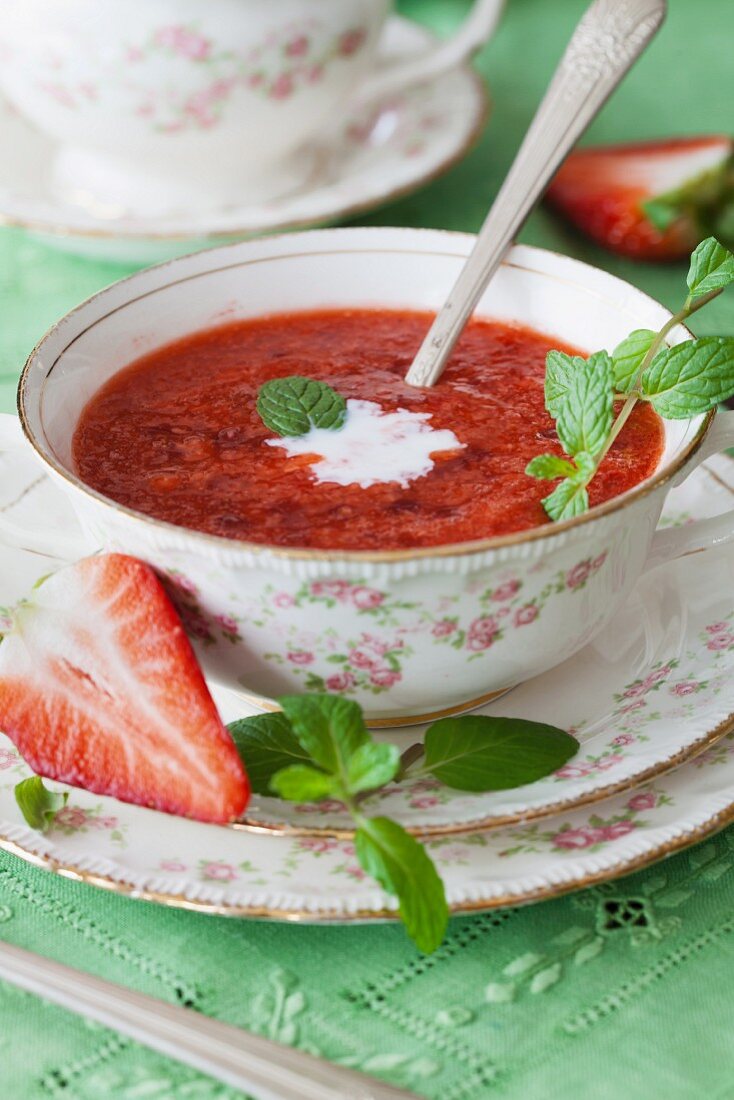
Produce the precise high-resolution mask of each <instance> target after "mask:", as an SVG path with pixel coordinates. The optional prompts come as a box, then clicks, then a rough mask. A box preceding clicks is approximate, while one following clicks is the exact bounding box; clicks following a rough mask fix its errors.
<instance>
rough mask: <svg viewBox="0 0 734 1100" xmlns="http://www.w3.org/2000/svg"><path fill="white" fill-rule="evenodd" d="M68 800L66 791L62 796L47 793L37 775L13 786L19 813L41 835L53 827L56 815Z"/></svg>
mask: <svg viewBox="0 0 734 1100" xmlns="http://www.w3.org/2000/svg"><path fill="white" fill-rule="evenodd" d="M68 800H69V795H68V793H67V792H66V791H64V792H63V794H57V793H56V792H54V791H49V790H48V789H47V788H46V787H44V785H43V780H42V779H41V777H40V776H38V775H32V776H29V777H28V779H22V780H21V781H20V783H16V786H15V801H16V802H17V803H18V805H19V807H20V812H21V813H22V814H23V817H24V818H25V819H26V821H27V822H28V824H29V825H30V827H31V828H32V829H40V830H41V832H42V833H45V832H46V830H47V829H48V828H50V826H51V825H53V822H54V818H55V817H56V814H57V813H58V812H59V810H61V809H63V808H64V806H65V805H66V803H67V802H68Z"/></svg>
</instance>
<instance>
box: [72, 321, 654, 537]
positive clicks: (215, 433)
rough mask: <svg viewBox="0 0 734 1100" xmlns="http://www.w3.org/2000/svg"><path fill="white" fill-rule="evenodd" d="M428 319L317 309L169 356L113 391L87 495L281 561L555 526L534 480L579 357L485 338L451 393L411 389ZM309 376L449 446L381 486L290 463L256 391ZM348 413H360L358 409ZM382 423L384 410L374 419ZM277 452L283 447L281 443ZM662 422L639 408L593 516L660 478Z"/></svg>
mask: <svg viewBox="0 0 734 1100" xmlns="http://www.w3.org/2000/svg"><path fill="white" fill-rule="evenodd" d="M431 319H432V318H431V315H430V314H429V313H425V312H414V311H410V312H408V311H404V310H401V311H396V310H387V309H384V310H369V309H350V310H343V309H342V310H318V311H308V312H300V313H289V314H281V315H273V316H269V317H264V318H259V319H257V320H248V321H239V322H237V323H235V324H228V325H223V326H221V327H217V328H212V329H208V330H205V331H201V332H197V333H195V334H194V335H191V336H187V337H186V338H185V339H182V340H178V341H176V342H174V343H171V344H168V345H167V346H165V347H162V348H158V349H157V350H155V351H154V352H152V353H151V354H149V355H147V356H145V357H143V358H142V359H139V360H137V361H136V362H134V363H132V364H131V365H130V366H128V367H127V368H125V369H123V370H121V371H120V372H119V373H117V374H115V375H114V376H113V377H112V378H111V379H110V380H109V381H108V382H107V383H106V385H104V386H103V387H102V388H101V389H100V390H99V391H98V392H97V393H96V394H95V395H94V397H93V398H92V400H91V401H90V402H89V403H88V405H87V406H86V408H85V409H84V411H83V413H82V416H81V418H80V420H79V423H78V426H77V429H76V434H75V437H74V459H75V463H76V466H77V469H78V472H79V474H80V476H81V478H82V479H83V480H84V481H85V482H86V483H87V484H88V485H90V486H91V487H92V488H94V489H96V490H98V491H99V492H101V493H103V494H104V495H105V496H107V497H110V498H112V499H113V500H116V501H118V502H119V503H121V504H123V505H126V506H127V507H129V508H133V509H135V510H137V511H139V512H144V513H146V514H148V515H150V516H153V517H155V518H157V519H161V520H166V521H168V522H169V523H173V524H177V525H180V526H183V527H188V528H191V529H194V530H197V531H204V532H207V533H209V534H213V535H222V536H226V537H228V538H234V539H243V540H246V541H248V542H260V543H265V544H270V545H275V546H284V547H310V548H316V549H318V548H323V549H329V550H370V549H373V548H379V549H380V550H399V549H408V548H411V547H431V546H440V545H445V544H449V543H458V542H470V541H472V540H476V539H483V538H487V537H492V536H495V535H507V534H511V533H513V532H517V531H523V530H525V529H527V528H530V527H537V526H540V525H542V524H545V523H548V522H549V521H548V517H547V516H546V514H545V512H544V510H543V507H542V504H541V500H542V498H543V497H544V496H546V495H547V493H548V492H549V487H548V483H547V482H541V481H538V480H536V479H534V478H531V477H529V476H528V475H527V474H526V473H525V467H526V465H527V464H528V462H529V461H530V459H532V458H533V457H534V456H535V455H537V454H539V453H540V452H544V451H555V452H556V453H558V454H562V453H563V452H562V450H561V447H560V444H559V443H558V441H557V438H556V433H555V427H554V423H553V421H552V419H551V417H550V416H549V415H548V413H547V412H546V409H545V403H544V394H543V384H544V373H545V357H546V353H547V352H548V351H549V349H550V348H552V347H556V348H558V347H560V349H561V350H564V351H568V352H571V353H573V352H574V351H575V349H572V348H569V347H568V346H563V345H559V343H558V341H557V340H555V339H553V338H551V337H549V336H545V335H543V334H541V333H539V332H535V331H533V330H531V329H529V328H526V327H523V326H520V325H510V324H505V323H501V322H497V321H482V320H477V321H473V322H472V323H471V324H470V325H469V327H468V328H467V329H466V331H465V333H464V335H463V337H462V339H461V341H460V343H459V344H458V346H457V349H456V351H455V352H454V354H453V357H452V359H451V361H450V363H449V366H448V368H447V370H446V371H445V373H444V375H443V376H442V378H441V381H440V383H439V384H438V385H437V386H435V387H434V388H433V389H415V388H413V387H411V386H408V385H406V383H405V381H404V377H405V373H406V371H407V369H408V367H409V365H410V363H411V360H412V358H413V356H414V355H415V353H416V351H417V349H418V347H419V345H420V343H421V340H422V338H423V336H424V335H425V333H426V331H427V329H428V327H429V325H430V322H431ZM294 374H296V375H302V376H305V377H307V378H312V379H316V380H320V381H324V382H327V383H328V384H329V385H330V386H332V387H333V388H334V389H335V390H336V391H337V392H338V393H340V394H341V395H342V396H343V397H345V398H346V399H347V401H348V403H349V402H357V401H360V402H371V403H374V405H376V406H379V409H378V410H377V412H378V414H389V413H394V412H396V411H397V410H405V411H406V412H407V413H413V414H421V416H422V422H423V423H424V424H426V425H429V426H430V429H431V430H432V431H435V432H437V433H438V432H440V433H441V434H440V435H436V437H435V438H436V439H437V441H439V442H440V441H441V440H443V439H445V437H446V434H447V433H448V434H449V435H450V433H453V434H454V436H455V444H454V445H453V446H452V447H451V449H444V450H442V449H437V450H436V451H434V452H432V453H431V454H430V461H429V463H427V464H426V465H427V466H429V467H430V468H429V469H427V471H426V472H423V473H421V474H419V476H414V477H408V478H406V477H403V478H402V479H401V480H396V478H397V477H398V476H399V471H398V470H397V469H396V470H395V471H394V472H391V471H390V469H389V468H388V470H387V471H386V472H385V471H383V473H382V474H381V475H380V477H379V478H377V479H376V480H374V481H372V483H369V484H366V487H365V483H364V482H362V483H359V482H356V481H355V482H352V483H350V484H341V483H337V482H335V481H330V480H320V479H319V477H317V476H316V475H315V473H314V466H315V463H316V461H317V460H318V457H319V456H318V455H317V454H315V453H314V454H310V455H309V454H301V455H298V456H292V455H288V454H287V452H286V450H284V449H283V447H282V446H281V445H278V446H274V445H272V444H273V442H274V440H275V438H276V437H275V436H274V433H273V432H272V431H271V430H270V429H268V428H267V427H266V426H265V424H264V423H263V421H262V420H261V419H260V417H259V415H258V412H257V409H256V399H257V393H258V389H259V387H260V386H261V385H262V384H263V383H264V382H267V381H269V380H271V379H274V378H282V377H286V376H289V375H294ZM350 407H351V406H350V405H349V404H348V409H349V408H350ZM373 411H374V410H373ZM269 443H270V444H271V445H268V444H269ZM663 445H664V430H663V426H662V423H661V421H660V419H659V417H658V416H657V414H656V413H655V412H654V411H653V409H652V408H651V407H650V406H649V405H647V404H643V403H640V404H639V405H638V406H637V407H636V409H635V410H634V413H633V415H632V417H631V419H630V421H629V422H628V424H627V425H626V427H625V428H624V430H623V432H622V433H621V435H620V437H619V438H618V440H617V441H616V443H615V445H614V447H613V448H612V450H611V452H610V453H609V455H608V457H607V458H606V459H605V461H604V463H603V464H602V466H601V468H600V470H599V472H598V474H597V476H596V477H595V478H594V481H593V484H592V486H591V490H590V498H591V500H590V503H591V504H592V505H595V504H601V503H602V502H603V501H606V500H608V499H610V498H611V497H614V496H617V495H619V494H620V493H623V492H625V491H626V490H627V489H630V488H632V486H634V485H636V484H638V483H639V482H641V481H643V480H644V479H645V478H647V477H649V476H650V475H651V474H652V473H653V472H654V471H655V469H656V467H657V466H658V463H659V461H660V456H661V453H662V450H663Z"/></svg>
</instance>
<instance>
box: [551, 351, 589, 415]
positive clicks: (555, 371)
mask: <svg viewBox="0 0 734 1100" xmlns="http://www.w3.org/2000/svg"><path fill="white" fill-rule="evenodd" d="M583 362H584V360H583V359H582V358H581V356H580V355H566V353H565V351H549V352H548V354H547V355H546V357H545V407H546V409H547V410H548V412H549V413H550V414H551V416H552V417H553V418H554V419H555V417H557V416H558V413H559V412H560V409H561V405H562V404H563V402H564V401H565V400H566V394H567V393H568V388H569V386H570V384H571V377H572V375H573V372H574V371H575V370H578V369H581V366H582V364H583Z"/></svg>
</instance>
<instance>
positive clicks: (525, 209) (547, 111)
mask: <svg viewBox="0 0 734 1100" xmlns="http://www.w3.org/2000/svg"><path fill="white" fill-rule="evenodd" d="M665 11H666V3H665V0H595V2H594V3H593V4H592V5H591V7H590V8H589V9H588V11H587V12H586V14H585V15H584V16H583V18H582V19H581V22H580V23H579V25H578V26H577V27H576V30H575V31H574V33H573V36H572V38H571V40H570V42H569V43H568V46H567V47H566V52H565V53H564V55H563V57H562V58H561V61H560V64H559V65H558V68H557V69H556V71H555V74H554V76H553V79H552V81H551V83H550V86H549V88H548V91H547V92H546V94H545V97H544V99H543V101H542V103H541V104H540V107H539V108H538V111H537V113H536V115H535V118H534V119H533V121H532V123H531V125H530V129H529V130H528V132H527V134H526V135H525V139H524V141H523V143H522V145H521V146H520V149H519V151H518V154H517V156H516V157H515V161H514V163H513V165H512V167H511V168H510V171H509V173H508V175H507V178H506V179H505V182H504V183H503V185H502V187H501V188H500V191H499V193H498V195H497V198H496V199H495V201H494V204H493V206H492V208H491V210H490V211H489V214H488V215H487V217H486V219H485V222H484V225H483V226H482V228H481V230H480V232H479V236H478V238H477V242H476V244H475V245H474V248H473V250H472V252H471V255H470V256H469V258H468V260H467V261H466V263H465V265H464V267H463V268H462V270H461V273H460V275H459V277H458V279H457V280H456V282H455V284H454V286H453V287H452V289H451V292H450V293H449V296H448V298H447V299H446V302H445V303H444V305H443V306H442V308H441V310H440V311H439V313H438V314H437V316H436V319H435V321H434V322H433V324H432V326H431V328H430V330H429V332H428V335H427V336H426V338H425V340H424V341H423V344H422V345H421V348H420V351H419V352H418V354H417V355H416V357H415V359H414V360H413V363H412V365H411V367H410V370H409V371H408V374H407V375H406V379H405V380H406V382H407V383H408V384H409V385H411V386H432V385H433V384H434V383H435V382H437V381H438V379H439V378H440V376H441V374H442V372H443V369H444V367H445V365H446V361H447V359H448V357H449V356H450V354H451V352H452V350H453V347H454V344H455V343H456V341H457V340H458V339H459V337H460V336H461V333H462V332H463V330H464V326H465V325H466V323H467V321H468V320H469V318H470V317H471V315H472V313H473V312H474V309H475V307H476V305H477V302H478V301H479V299H480V297H481V295H482V293H483V292H484V290H485V288H486V286H487V283H488V282H489V280H490V279H491V277H492V275H493V274H494V273H495V271H496V270H497V268H498V267H499V265H500V263H501V262H502V258H503V256H504V255H505V252H506V250H507V248H508V246H509V245H510V243H511V242H512V239H513V237H514V236H515V234H516V233H517V231H518V230H519V228H520V226H521V225H522V223H523V222H524V221H525V219H526V218H527V216H528V214H529V213H530V211H531V210H532V208H533V207H534V205H535V203H536V202H537V200H538V198H539V197H540V195H541V193H542V192H543V190H544V189H545V187H546V185H547V184H548V182H549V181H550V179H551V178H552V177H553V175H554V174H555V172H556V170H557V168H558V166H559V165H560V163H561V161H562V160H563V159H564V157H565V156H566V154H567V153H568V152H569V151H570V150H571V149H572V147H573V146H574V145H575V143H576V142H577V141H578V139H579V137H580V136H581V135H582V134H583V132H584V130H586V128H587V126H588V125H589V123H590V122H591V121H592V119H593V118H594V117H595V115H596V114H597V112H598V111H599V110H600V109H601V107H602V106H603V105H604V103H605V101H606V100H607V98H608V97H609V96H610V95H611V93H612V92H613V91H614V89H615V88H616V87H617V85H618V84H619V82H620V81H621V80H622V78H623V77H624V75H625V73H626V72H627V71H628V69H630V68H631V66H632V65H633V64H634V62H635V61H636V60H637V58H638V57H639V55H640V54H641V53H642V51H643V50H644V49H645V47H646V46H647V44H648V42H649V41H650V39H651V38H652V37H653V36H654V35H655V33H656V32H657V30H658V29H659V27H660V25H661V23H662V21H663V19H664V18H665Z"/></svg>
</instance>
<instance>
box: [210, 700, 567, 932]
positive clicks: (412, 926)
mask: <svg viewBox="0 0 734 1100" xmlns="http://www.w3.org/2000/svg"><path fill="white" fill-rule="evenodd" d="M278 702H279V703H280V705H281V707H282V708H283V713H282V714H262V715H257V716H256V717H254V718H245V719H242V720H241V721H239V722H235V723H233V724H232V725H231V726H230V727H229V729H230V732H231V733H232V736H233V737H234V739H235V744H236V745H237V748H238V751H239V752H240V755H241V756H242V759H243V761H244V762H245V764H246V766H247V768H248V771H249V773H250V779H251V782H252V786H253V789H254V790H256V791H258V792H259V793H261V794H270V795H277V796H278V797H280V798H284V799H287V800H288V801H293V802H318V801H320V800H322V799H324V798H334V799H337V800H339V801H340V802H342V803H343V804H344V805H345V806H346V808H347V810H348V811H349V813H350V814H351V815H352V819H353V821H354V824H355V852H356V855H357V859H358V860H359V862H360V865H361V866H362V868H363V870H365V871H366V872H367V874H369V875H371V876H372V877H373V878H375V879H376V880H377V881H378V882H379V883H380V885H381V886H382V887H383V889H385V890H386V891H387V892H388V893H390V894H392V895H393V896H394V897H396V898H397V900H398V905H399V911H400V916H401V918H402V920H403V922H404V924H405V927H406V929H407V931H408V933H409V934H410V936H411V937H412V939H413V940H414V942H415V943H416V945H417V946H418V947H419V948H420V950H421V951H425V952H430V951H434V950H435V949H436V948H437V947H438V946H439V944H440V943H441V940H442V939H443V936H444V933H445V930H446V922H447V920H448V905H447V903H446V896H445V893H444V889H443V884H442V882H441V879H440V877H439V875H438V872H437V871H436V868H435V867H434V865H433V863H432V861H431V859H430V857H429V855H428V853H427V852H426V850H425V848H424V847H423V846H422V845H421V844H420V842H419V841H418V840H416V839H415V838H414V837H412V836H410V834H408V833H407V832H406V831H405V829H403V828H402V826H401V825H398V824H397V822H395V821H391V820H390V819H389V818H385V817H374V818H373V817H369V816H368V815H367V814H366V813H365V810H364V803H365V800H366V799H367V798H368V797H369V796H370V795H371V794H374V793H375V792H376V791H379V790H380V789H382V788H383V787H385V786H387V785H388V784H390V783H395V782H402V781H404V780H414V779H416V778H418V777H420V776H421V775H433V776H434V777H436V778H437V779H440V780H441V782H443V783H445V784H446V786H450V787H454V788H456V789H458V790H466V791H490V790H506V789H508V788H510V787H518V786H522V785H523V784H525V783H533V782H535V781H536V780H537V779H540V778H542V776H544V775H548V774H550V773H551V772H553V771H556V770H557V769H558V768H560V767H561V766H562V765H563V764H565V763H566V762H567V761H568V760H569V758H570V757H571V756H572V755H573V754H574V753H575V752H576V751H577V750H578V742H577V741H576V740H575V739H574V738H573V737H571V736H570V735H569V734H567V733H564V732H563V730H559V729H556V728H555V727H553V726H548V725H545V724H544V723H540V722H526V721H523V720H522V719H517V718H494V717H489V716H485V715H469V716H467V717H463V718H445V719H442V720H441V721H439V722H435V723H434V724H433V725H432V726H431V727H430V728H429V729H428V731H427V732H426V737H425V742H424V744H422V745H414V746H412V747H411V748H409V749H407V750H406V752H404V753H403V755H402V757H401V755H400V750H399V749H398V747H397V746H396V745H391V744H388V743H387V742H384V741H375V740H374V738H373V737H372V735H371V733H370V731H369V730H368V729H367V727H366V725H365V723H364V717H363V715H362V710H361V708H360V707H359V706H358V704H357V703H355V702H353V701H351V700H349V699H344V698H343V697H342V696H338V695H325V694H324V695H287V696H285V697H284V698H282V699H279V700H278Z"/></svg>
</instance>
